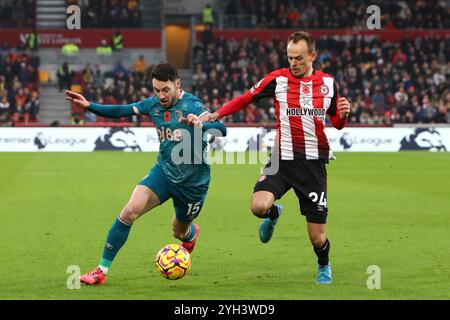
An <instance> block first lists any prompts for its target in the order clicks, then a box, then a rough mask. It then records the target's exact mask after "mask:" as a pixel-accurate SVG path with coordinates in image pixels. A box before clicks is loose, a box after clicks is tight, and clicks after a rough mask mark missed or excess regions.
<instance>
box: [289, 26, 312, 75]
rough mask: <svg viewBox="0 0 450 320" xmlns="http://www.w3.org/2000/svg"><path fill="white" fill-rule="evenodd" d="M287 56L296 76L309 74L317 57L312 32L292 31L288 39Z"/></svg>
mask: <svg viewBox="0 0 450 320" xmlns="http://www.w3.org/2000/svg"><path fill="white" fill-rule="evenodd" d="M287 57H288V62H289V68H290V69H291V72H292V74H293V75H294V76H295V77H300V78H301V77H305V76H309V75H310V73H311V72H312V66H313V62H314V60H316V58H317V52H316V45H315V41H314V37H313V36H312V34H310V33H308V32H305V31H296V32H294V33H292V34H291V35H290V36H289V38H288V40H287Z"/></svg>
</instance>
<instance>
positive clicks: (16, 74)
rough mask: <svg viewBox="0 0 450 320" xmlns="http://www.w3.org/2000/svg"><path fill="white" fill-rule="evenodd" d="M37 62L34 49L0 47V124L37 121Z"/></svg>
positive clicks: (9, 124) (37, 58)
mask: <svg viewBox="0 0 450 320" xmlns="http://www.w3.org/2000/svg"><path fill="white" fill-rule="evenodd" d="M39 64H40V60H39V57H38V55H37V54H36V53H35V52H33V53H30V52H27V51H17V50H15V49H9V48H4V47H2V48H0V126H14V125H15V124H17V123H19V122H23V123H27V124H28V123H29V122H36V121H37V115H38V113H39V74H38V70H39Z"/></svg>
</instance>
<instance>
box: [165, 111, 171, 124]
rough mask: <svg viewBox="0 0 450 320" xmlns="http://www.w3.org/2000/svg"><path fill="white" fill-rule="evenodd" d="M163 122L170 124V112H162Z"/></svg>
mask: <svg viewBox="0 0 450 320" xmlns="http://www.w3.org/2000/svg"><path fill="white" fill-rule="evenodd" d="M164 121H165V122H170V112H169V111H165V112H164Z"/></svg>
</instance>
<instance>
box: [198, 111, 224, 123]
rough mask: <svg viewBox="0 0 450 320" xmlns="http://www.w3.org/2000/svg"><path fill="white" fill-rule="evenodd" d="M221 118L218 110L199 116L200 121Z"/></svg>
mask: <svg viewBox="0 0 450 320" xmlns="http://www.w3.org/2000/svg"><path fill="white" fill-rule="evenodd" d="M221 118H222V115H221V114H220V113H218V112H213V113H208V114H205V115H203V116H201V117H200V120H202V121H209V122H214V121H217V120H219V119H221Z"/></svg>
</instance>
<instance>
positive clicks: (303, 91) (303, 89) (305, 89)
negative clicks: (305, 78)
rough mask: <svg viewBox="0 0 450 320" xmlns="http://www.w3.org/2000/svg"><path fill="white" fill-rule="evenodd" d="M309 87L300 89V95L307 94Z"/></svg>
mask: <svg viewBox="0 0 450 320" xmlns="http://www.w3.org/2000/svg"><path fill="white" fill-rule="evenodd" d="M309 91H310V90H309V87H302V93H303V94H309Z"/></svg>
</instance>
